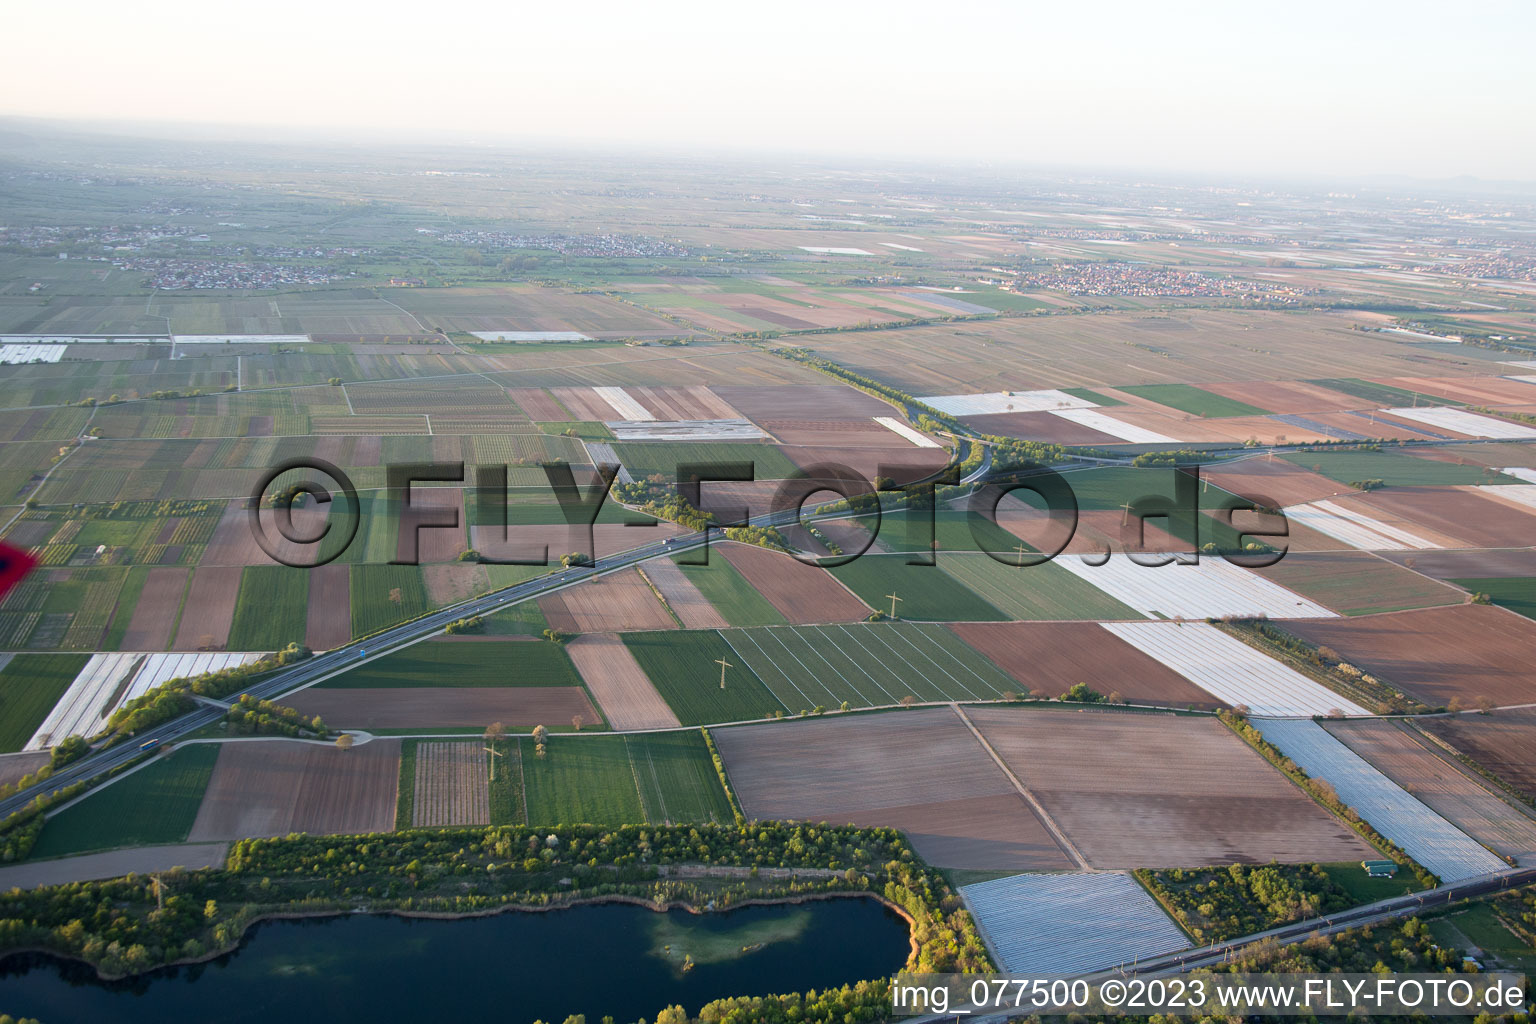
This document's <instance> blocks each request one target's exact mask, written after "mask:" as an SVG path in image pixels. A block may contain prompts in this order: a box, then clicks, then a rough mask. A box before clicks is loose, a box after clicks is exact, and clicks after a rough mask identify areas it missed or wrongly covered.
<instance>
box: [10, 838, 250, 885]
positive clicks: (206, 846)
mask: <svg viewBox="0 0 1536 1024" xmlns="http://www.w3.org/2000/svg"><path fill="white" fill-rule="evenodd" d="M228 853H229V844H228V843H181V844H177V845H174V846H139V847H134V848H133V849H129V850H108V851H107V852H106V853H84V854H80V855H79V856H77V857H60V858H59V859H58V860H40V861H36V862H35V863H30V864H16V865H12V866H11V867H4V868H0V892H7V891H9V890H11V889H13V888H21V889H33V888H36V887H37V886H39V885H61V884H63V883H65V882H88V881H91V880H92V879H97V878H118V877H120V876H122V875H126V874H128V873H129V872H130V871H131V872H137V873H139V874H144V873H145V872H149V871H169V870H170V869H171V868H174V867H183V868H220V867H223V866H224V858H225V856H226V855H227V854H228Z"/></svg>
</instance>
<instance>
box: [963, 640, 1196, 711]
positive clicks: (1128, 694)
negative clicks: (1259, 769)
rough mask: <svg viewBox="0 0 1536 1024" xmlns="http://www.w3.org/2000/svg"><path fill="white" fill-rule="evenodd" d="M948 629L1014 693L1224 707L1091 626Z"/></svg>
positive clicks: (1145, 657)
mask: <svg viewBox="0 0 1536 1024" xmlns="http://www.w3.org/2000/svg"><path fill="white" fill-rule="evenodd" d="M949 628H950V629H951V630H953V631H954V632H955V634H956V635H957V636H959V637H960V639H962V640H964V641H965V642H966V643H968V644H970V645H971V646H972V647H974V648H976V649H977V650H978V651H980V652H981V653H982V654H985V655H986V656H987V657H988V658H991V659H992V660H993V661H994V662H996V663H997V664H998V665H999V666H1000V667H1001V668H1002V669H1003V670H1004V671H1005V672H1007V673H1008V674H1009V675H1011V676H1013V678H1015V679H1017V680H1018V681H1019V686H1018V690H1019V692H1020V693H1024V692H1025V691H1026V690H1031V691H1034V692H1036V693H1041V694H1044V695H1045V696H1048V697H1056V696H1059V695H1060V694H1062V693H1065V692H1066V691H1067V690H1069V689H1071V688H1072V685H1073V684H1074V683H1087V684H1088V685H1089V687H1091V688H1092V689H1095V690H1098V691H1099V692H1100V693H1103V694H1109V693H1114V692H1118V693H1119V694H1120V695H1121V696H1122V697H1124V698H1125V699H1126V700H1127V701H1130V702H1131V703H1133V704H1156V705H1162V706H1166V707H1184V706H1186V705H1193V706H1194V707H1197V708H1212V709H1214V708H1219V707H1223V706H1224V705H1223V704H1221V703H1220V702H1219V701H1217V700H1215V699H1214V698H1213V697H1212V696H1211V695H1210V694H1209V693H1206V692H1205V691H1204V690H1202V689H1200V688H1199V687H1198V686H1196V685H1195V684H1193V683H1191V682H1190V681H1189V680H1187V679H1185V678H1184V677H1183V676H1181V675H1179V674H1178V673H1177V672H1175V671H1173V670H1172V669H1171V668H1168V667H1166V666H1164V665H1163V664H1162V663H1161V662H1158V661H1155V660H1153V659H1152V658H1150V657H1148V656H1147V655H1145V654H1143V653H1142V652H1140V651H1138V650H1137V649H1136V648H1134V647H1132V646H1131V645H1130V644H1128V643H1126V642H1125V641H1124V640H1121V639H1120V638H1119V637H1117V636H1115V635H1114V634H1113V633H1110V632H1108V631H1107V630H1105V629H1103V628H1102V627H1100V626H1099V624H1098V623H1096V622H952V623H950V624H949Z"/></svg>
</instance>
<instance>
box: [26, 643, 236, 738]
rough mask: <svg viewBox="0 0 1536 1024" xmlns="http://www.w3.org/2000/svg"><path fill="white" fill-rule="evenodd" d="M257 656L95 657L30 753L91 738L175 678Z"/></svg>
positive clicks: (36, 735) (47, 720)
mask: <svg viewBox="0 0 1536 1024" xmlns="http://www.w3.org/2000/svg"><path fill="white" fill-rule="evenodd" d="M259 657H261V655H260V654H254V653H252V654H243V653H240V652H227V651H210V652H203V653H194V654H134V653H131V652H120V653H117V654H96V655H92V656H91V660H90V661H87V662H86V663H85V667H84V668H83V669H81V670H80V674H79V675H77V676H76V677H75V681H74V682H73V683H70V684H69V689H68V690H65V691H64V696H62V697H60V698H59V702H58V703H57V704H55V705H54V706H53V710H52V711H50V712H49V713H48V717H47V718H45V719H43V724H42V725H39V726H38V727H37V731H36V732H35V733H33V734H32V739H30V740H29V741H27V746H26V749H28V750H46V749H47V748H48V747H49V746H51V745H52V744H55V743H58V742H59V741H60V740H62V739H64V737H66V736H75V735H79V736H90V735H93V734H95V733H97V732H100V731H101V730H102V729H104V728H105V727H106V724H107V719H108V718H109V717H111V715H112V712H113V711H116V710H117V709H118V708H119V707H122V705H123V704H124V703H126V702H127V701H130V700H132V699H133V698H135V697H138V696H141V695H142V694H143V693H144V692H145V691H147V690H149V689H150V688H151V687H154V686H158V685H160V684H161V683H163V682H165V681H166V680H168V679H175V678H177V677H179V676H199V675H202V674H203V673H204V672H213V671H216V670H218V669H221V668H229V667H230V666H232V665H244V664H246V663H248V662H252V661H255V660H256V659H257V658H259Z"/></svg>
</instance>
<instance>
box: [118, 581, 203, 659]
mask: <svg viewBox="0 0 1536 1024" xmlns="http://www.w3.org/2000/svg"><path fill="white" fill-rule="evenodd" d="M190 575H191V573H190V572H189V571H188V570H186V569H181V568H169V567H167V568H159V569H151V570H149V572H148V573H147V574H146V575H145V577H144V589H143V590H141V591H139V602H138V604H136V605H134V606H133V618H131V619H129V620H128V629H127V631H126V632H124V633H123V642H122V644H121V645H120V646H121V647H122V649H123V650H125V651H163V650H165V648H166V645H167V644H169V643H170V642H171V627H172V626H174V625H175V624H176V616H177V615H178V614H180V612H181V598H182V595H183V594H185V593H186V590H187V577H188V576H190Z"/></svg>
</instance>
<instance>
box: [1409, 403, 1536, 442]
mask: <svg viewBox="0 0 1536 1024" xmlns="http://www.w3.org/2000/svg"><path fill="white" fill-rule="evenodd" d="M1382 412H1384V413H1388V414H1390V415H1392V416H1396V417H1398V418H1400V419H1405V420H1413V421H1414V422H1415V423H1427V424H1429V425H1430V426H1432V427H1440V428H1441V429H1442V430H1454V431H1456V432H1457V433H1458V434H1467V435H1470V436H1472V437H1496V438H1500V439H1501V440H1510V441H1516V440H1526V439H1529V438H1533V437H1536V427H1528V426H1525V425H1524V424H1521V423H1512V422H1510V421H1509V420H1501V419H1497V418H1495V417H1493V416H1480V415H1478V414H1477V413H1475V412H1467V411H1466V410H1465V409H1446V408H1441V407H1438V406H1437V407H1432V408H1427V409H1416V408H1407V409H1403V408H1397V409H1383V410H1382Z"/></svg>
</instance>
